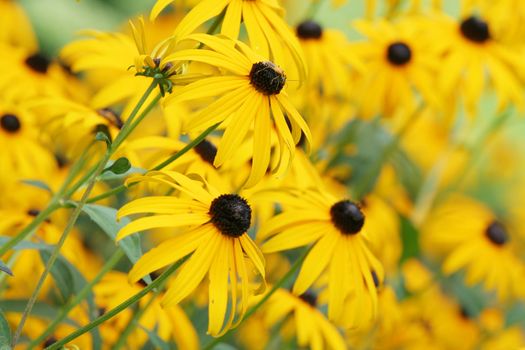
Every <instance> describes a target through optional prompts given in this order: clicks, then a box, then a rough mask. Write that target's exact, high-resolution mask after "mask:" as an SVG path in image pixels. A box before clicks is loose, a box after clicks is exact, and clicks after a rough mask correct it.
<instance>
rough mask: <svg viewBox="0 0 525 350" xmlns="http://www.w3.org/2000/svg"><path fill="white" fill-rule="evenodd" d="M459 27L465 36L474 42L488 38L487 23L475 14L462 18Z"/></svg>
mask: <svg viewBox="0 0 525 350" xmlns="http://www.w3.org/2000/svg"><path fill="white" fill-rule="evenodd" d="M459 28H460V30H461V34H463V36H464V37H465V38H467V39H468V40H470V41H473V42H475V43H484V42H485V41H487V40H489V39H490V32H489V25H488V24H487V22H485V21H483V20H482V19H480V18H477V17H475V16H470V17H468V18H467V19H465V20H463V22H461V25H460V27H459Z"/></svg>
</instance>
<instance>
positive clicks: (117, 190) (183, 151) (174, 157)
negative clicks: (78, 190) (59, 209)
mask: <svg viewBox="0 0 525 350" xmlns="http://www.w3.org/2000/svg"><path fill="white" fill-rule="evenodd" d="M218 126H219V123H217V124H215V125H212V126H210V127H209V128H208V129H206V130H204V131H203V132H202V133H201V134H200V135H199V136H197V137H196V138H195V139H194V140H193V141H191V142H190V143H188V144H187V145H186V146H184V148H183V149H181V150H180V151H178V152H177V153H175V154H174V155H172V156H171V157H169V158H168V159H166V160H165V161H163V162H162V163H160V164H159V165H157V166H155V167H153V168H151V169H150V170H149V171H151V170H161V169H164V168H165V167H167V166H168V165H170V164H171V163H173V162H174V161H176V160H177V159H179V158H180V157H182V156H183V155H184V154H186V153H188V151H190V150H192V149H193V148H194V147H195V146H197V145H198V144H199V143H201V142H202V140H204V139H205V138H206V136H208V135H209V134H211V133H212V132H213V131H214V130H215V129H217V127H218ZM136 184H137V183H132V184H130V185H129V186H126V185H119V186H117V187H115V188H113V189H111V190H109V191H107V192H104V193H101V194H99V195H98V196H95V197H93V198H90V199H88V201H87V203H93V202H98V201H99V200H102V199H104V198H107V197H110V196H113V195H115V194H119V193H121V192H123V191H125V190H126V189H127V188H128V187H131V186H134V185H136Z"/></svg>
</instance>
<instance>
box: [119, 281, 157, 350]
mask: <svg viewBox="0 0 525 350" xmlns="http://www.w3.org/2000/svg"><path fill="white" fill-rule="evenodd" d="M159 293H160V288H158V289H157V291H156V292H155V293H154V294H153V295H152V296H151V298H150V300H148V302H147V303H146V305H144V306H143V307H141V308H139V309H138V310H137V311H136V312H135V313H134V314H133V317H131V319H130V320H129V322H128V324H127V325H126V328H124V330H123V331H122V332H121V333H120V337H119V339H118V341H117V342H116V343H115V345H113V347H112V349H113V350H120V349H121V348H122V347H123V346H124V345H126V340H127V339H128V337H129V335H130V334H131V332H132V331H133V330H134V329H135V327H137V324H138V323H139V321H140V319H141V318H142V316H143V315H144V313H145V312H146V310H147V309H148V308H149V307H150V306H151V304H153V302H154V301H155V299H156V298H157V296H158V294H159Z"/></svg>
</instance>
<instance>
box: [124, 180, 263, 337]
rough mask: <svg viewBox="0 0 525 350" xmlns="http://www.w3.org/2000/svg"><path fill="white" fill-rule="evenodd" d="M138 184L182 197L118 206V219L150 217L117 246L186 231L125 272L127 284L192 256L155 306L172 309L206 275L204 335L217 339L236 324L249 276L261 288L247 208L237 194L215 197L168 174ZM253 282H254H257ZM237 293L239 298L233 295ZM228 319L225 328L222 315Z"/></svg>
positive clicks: (129, 227) (211, 191) (128, 229)
mask: <svg viewBox="0 0 525 350" xmlns="http://www.w3.org/2000/svg"><path fill="white" fill-rule="evenodd" d="M138 179H139V180H145V181H156V182H158V183H160V184H165V185H168V186H169V187H171V188H173V189H174V190H176V191H180V192H181V193H182V194H183V195H184V196H183V197H181V198H177V197H174V196H152V197H147V198H141V199H137V200H135V201H132V202H130V203H128V204H126V205H125V206H123V207H122V208H121V209H120V210H119V212H118V217H123V216H126V215H131V214H139V213H153V214H156V215H153V216H148V217H143V218H139V219H136V220H134V221H132V222H131V223H130V224H128V225H127V226H125V227H124V228H123V229H122V230H121V231H120V232H119V233H118V236H117V239H118V240H121V239H122V238H124V237H126V236H128V235H130V234H132V233H134V232H137V231H142V230H147V229H151V228H159V227H189V229H188V231H186V232H183V233H179V234H177V235H176V236H175V237H173V238H171V239H169V240H166V241H164V242H163V243H161V244H160V245H159V246H157V247H155V248H153V249H152V250H150V251H149V252H148V253H146V254H144V256H143V257H142V258H141V259H140V260H139V261H138V262H137V263H136V264H135V266H134V267H133V269H132V270H131V271H130V274H129V278H130V280H131V281H132V282H136V281H138V280H140V279H141V278H142V277H143V276H145V275H147V274H148V273H150V272H152V271H155V270H158V269H160V268H162V267H164V266H167V265H169V264H171V263H174V262H176V261H178V260H179V259H182V258H184V257H185V256H188V255H189V254H191V253H193V254H192V256H191V257H190V258H189V259H188V261H187V262H185V263H184V264H183V265H182V266H181V267H180V268H179V272H178V273H177V275H176V276H175V278H174V279H173V281H172V283H171V284H170V286H169V288H168V290H167V292H166V294H165V295H164V297H163V299H162V302H161V304H162V305H164V306H170V305H175V304H178V303H179V302H180V301H181V300H183V299H184V298H185V297H187V296H188V295H189V294H190V293H191V292H192V291H194V290H195V288H197V286H198V284H199V283H200V282H201V280H202V279H203V278H204V276H205V275H206V274H208V275H209V304H208V305H209V325H208V333H209V334H211V335H213V336H218V335H220V334H222V333H224V332H225V331H226V330H228V329H229V328H231V327H232V325H234V324H236V323H238V321H237V322H234V319H235V318H236V316H238V320H241V319H242V317H243V315H244V313H245V312H246V308H247V303H248V297H249V294H250V289H251V288H252V287H253V286H254V285H253V284H251V283H252V281H251V280H250V276H253V272H252V271H255V272H256V275H257V276H258V277H259V278H261V279H262V280H261V281H258V284H257V286H258V287H261V284H262V286H263V287H264V276H265V271H264V258H263V256H262V254H261V252H260V251H259V248H257V246H256V245H255V243H254V242H253V241H252V240H251V238H250V237H249V236H248V234H247V233H246V231H247V230H248V229H249V228H250V224H251V208H250V205H249V204H248V202H247V201H246V200H245V199H244V198H242V197H240V196H239V195H237V194H231V193H221V192H219V191H218V190H217V189H215V188H212V187H211V186H209V185H208V186H207V188H204V187H203V184H202V182H200V181H196V180H191V179H190V178H188V177H186V176H184V175H182V174H179V173H176V172H173V171H163V172H153V173H151V174H150V175H149V176H141V177H138ZM257 276H255V277H257ZM239 290H240V295H239V294H238V293H239ZM228 307H229V316H228V318H227V320H226V322H225V318H226V311H227V310H228Z"/></svg>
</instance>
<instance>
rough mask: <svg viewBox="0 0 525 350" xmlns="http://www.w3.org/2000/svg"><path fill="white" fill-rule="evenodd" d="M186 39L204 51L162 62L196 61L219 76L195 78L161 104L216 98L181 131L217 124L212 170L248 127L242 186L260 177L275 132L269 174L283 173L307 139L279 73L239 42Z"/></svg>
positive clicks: (230, 152) (198, 36) (228, 155)
mask: <svg viewBox="0 0 525 350" xmlns="http://www.w3.org/2000/svg"><path fill="white" fill-rule="evenodd" d="M188 39H192V40H196V41H198V42H201V43H202V44H204V45H206V46H207V47H208V48H207V49H200V50H196V49H189V50H180V51H178V52H176V53H174V54H172V55H169V56H168V57H166V58H165V61H166V62H171V61H181V60H182V61H184V60H189V61H196V62H202V63H206V64H210V65H213V66H216V67H217V68H219V69H221V70H224V71H225V73H224V74H221V75H219V76H212V77H207V78H202V79H199V80H197V81H195V82H193V83H191V84H189V85H187V86H184V87H182V88H180V89H175V90H174V91H173V93H172V94H171V95H169V96H167V98H166V103H179V102H183V101H186V100H195V99H203V98H210V97H219V98H218V99H217V100H215V101H214V102H213V103H211V104H209V105H208V106H207V107H205V108H204V109H202V110H200V111H199V112H197V113H196V114H195V115H193V116H192V117H190V120H189V121H188V122H187V123H186V125H185V128H186V131H189V132H191V131H203V130H205V129H206V128H209V127H210V126H212V125H214V124H216V123H221V125H220V126H219V128H224V129H225V131H224V135H223V136H222V139H221V141H220V144H219V145H218V147H217V155H216V156H215V160H214V162H213V163H214V165H215V166H217V167H218V166H221V165H222V164H223V163H224V162H225V161H226V160H228V159H230V158H231V157H232V156H233V155H234V153H235V151H236V150H237V149H238V148H239V146H240V145H241V143H242V142H243V141H244V139H245V137H246V136H247V134H248V132H249V131H250V130H251V129H254V130H257V132H254V134H253V167H252V169H251V174H250V177H249V178H248V180H247V183H246V187H250V186H253V185H255V184H256V183H257V182H258V181H259V180H260V179H261V178H262V177H263V176H264V174H265V173H266V169H267V168H268V166H269V164H270V148H271V137H272V134H274V135H275V134H276V135H277V136H278V140H279V143H278V145H279V156H278V157H279V161H278V162H276V164H275V168H274V171H275V172H276V173H279V174H280V173H282V172H283V171H285V170H286V169H287V168H288V165H289V163H290V162H291V160H292V158H293V154H294V151H295V145H296V144H297V143H298V142H299V141H300V139H301V135H304V137H305V139H306V141H307V142H306V148H307V149H308V148H309V144H310V140H311V135H310V130H309V128H308V126H307V125H306V123H305V122H304V120H303V118H302V117H301V115H300V114H299V112H297V110H296V109H295V107H294V106H293V105H292V103H291V102H290V100H289V98H288V95H287V94H286V92H285V91H284V90H283V88H284V86H285V84H286V75H285V73H284V71H283V70H282V69H280V68H279V67H278V66H277V65H276V64H275V63H273V62H270V61H268V60H266V59H265V58H263V57H261V56H259V55H257V54H256V53H255V52H253V51H252V50H251V49H250V48H249V47H248V46H246V45H245V44H243V43H242V42H240V41H236V42H234V41H232V40H230V39H225V38H219V37H215V36H211V35H206V34H193V35H190V36H189V37H188ZM283 112H284V113H283ZM285 114H286V117H285ZM272 121H273V123H272ZM287 122H288V123H289V124H290V125H291V127H290V126H288V124H287ZM272 124H273V125H274V126H275V128H272ZM290 129H291V130H290ZM283 159H286V161H283Z"/></svg>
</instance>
